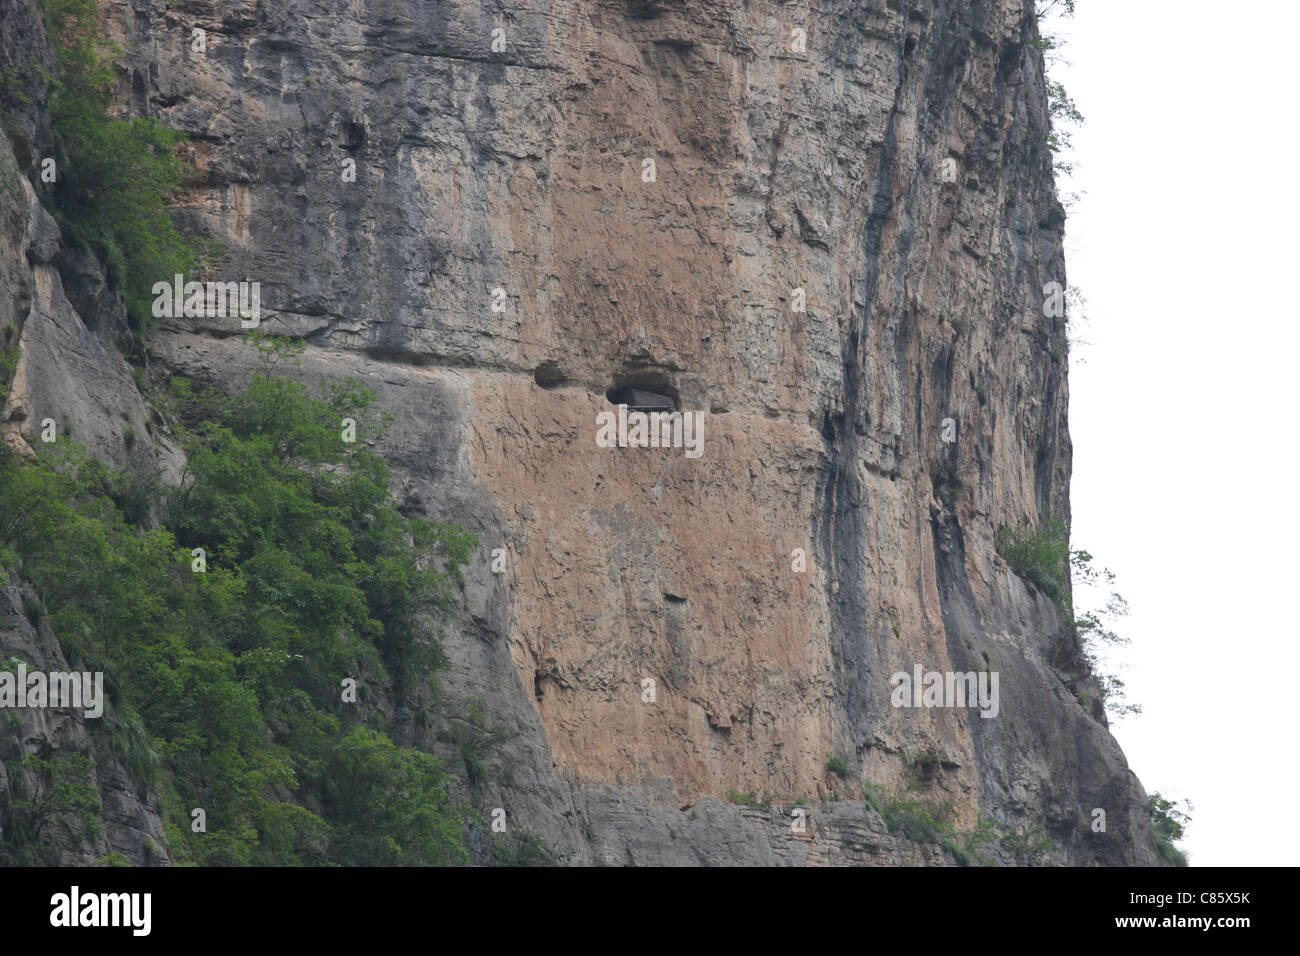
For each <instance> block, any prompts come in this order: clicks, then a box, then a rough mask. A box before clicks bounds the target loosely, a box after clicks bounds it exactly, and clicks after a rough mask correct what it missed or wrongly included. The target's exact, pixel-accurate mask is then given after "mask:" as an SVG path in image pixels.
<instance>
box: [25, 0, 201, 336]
mask: <svg viewBox="0 0 1300 956" xmlns="http://www.w3.org/2000/svg"><path fill="white" fill-rule="evenodd" d="M45 23H46V30H47V33H48V35H49V37H50V40H51V43H52V44H53V46H54V51H55V57H56V64H57V68H56V71H55V73H54V75H53V76H52V77H50V85H51V93H50V123H51V128H52V130H53V133H54V144H55V159H56V161H57V168H58V179H57V180H56V182H55V184H54V188H53V191H52V200H53V205H54V210H55V214H56V216H57V218H58V220H59V224H60V226H62V228H63V230H64V234H65V235H66V236H68V237H69V238H71V239H72V241H73V242H76V243H79V244H80V245H82V246H84V247H85V248H88V249H91V250H93V251H94V252H95V253H97V254H98V255H99V256H101V257H102V258H103V260H104V263H105V264H106V266H107V267H108V273H109V276H110V277H111V278H112V280H113V282H114V284H115V286H116V287H117V288H118V289H119V290H120V291H121V293H122V297H123V299H124V300H125V302H126V305H127V311H128V314H129V315H130V317H131V321H132V324H133V327H135V328H137V329H140V328H144V327H146V326H147V325H148V321H149V318H150V317H151V315H152V312H151V308H150V305H151V294H150V290H151V288H152V286H153V283H155V282H157V281H171V278H172V276H173V275H175V274H176V273H187V272H190V271H192V270H193V268H194V265H195V262H196V256H195V252H194V249H193V247H192V246H191V244H190V243H189V242H188V241H187V240H186V239H185V238H184V237H183V236H182V235H181V234H180V232H178V231H177V229H176V227H175V225H174V224H173V223H172V220H171V216H170V215H169V214H168V211H167V208H166V203H167V202H168V201H169V200H170V199H171V198H172V197H173V196H174V195H175V194H176V193H177V192H178V191H179V190H180V189H181V188H182V187H183V186H185V185H186V184H187V183H188V182H190V180H191V178H192V176H191V170H190V168H189V167H188V166H186V164H185V163H183V162H182V161H181V159H180V158H179V157H178V156H177V154H176V147H177V145H178V144H179V143H180V142H181V141H182V140H183V139H184V134H183V133H181V132H179V131H177V130H172V129H168V128H167V127H165V126H162V125H161V124H160V123H158V122H157V121H156V120H154V119H153V118H152V117H141V118H136V119H133V120H120V119H114V118H113V117H112V116H110V115H109V109H110V106H111V104H112V95H113V87H114V70H113V63H112V57H113V55H115V53H116V52H117V50H116V48H115V47H114V46H113V45H112V44H110V43H108V42H107V41H106V40H105V39H104V37H103V32H102V28H101V26H100V21H99V11H98V7H97V6H96V4H95V0H45Z"/></svg>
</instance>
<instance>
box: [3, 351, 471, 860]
mask: <svg viewBox="0 0 1300 956" xmlns="http://www.w3.org/2000/svg"><path fill="white" fill-rule="evenodd" d="M258 344H259V347H260V348H262V350H263V351H264V353H266V354H267V355H268V356H269V357H270V358H271V359H272V360H275V359H279V358H282V357H284V356H285V355H286V354H287V353H288V352H290V351H292V349H291V348H289V347H287V346H285V345H283V344H278V343H276V344H268V343H258ZM177 385H178V388H177V392H178V396H179V397H178V403H179V406H178V410H179V411H180V412H181V413H182V417H183V418H184V419H185V420H190V421H193V422H195V424H194V426H193V427H192V428H191V429H188V430H187V429H182V430H181V438H182V443H183V444H184V446H185V449H186V451H187V452H188V456H189V461H188V465H187V467H186V470H185V474H184V476H183V479H182V481H181V483H180V485H179V487H176V488H174V489H167V490H162V489H160V488H158V487H157V486H153V485H152V484H151V482H150V480H149V479H148V478H143V479H142V478H141V477H139V476H132V475H127V474H123V473H121V472H118V471H115V470H113V469H111V468H109V467H107V466H106V465H104V464H103V463H101V462H99V461H97V460H95V459H93V458H91V457H89V456H87V455H86V454H84V453H83V452H82V451H80V450H78V449H77V448H76V447H75V446H72V445H71V443H69V442H65V441H60V442H58V443H56V444H54V445H51V446H47V448H48V450H42V451H41V452H40V453H39V454H38V455H37V456H36V458H35V460H32V461H23V460H21V459H19V458H18V457H17V456H16V455H15V454H14V453H12V452H10V451H7V450H6V451H3V452H0V516H3V518H2V520H0V572H3V573H5V574H6V575H7V574H9V573H13V572H18V573H19V574H21V576H22V577H23V578H25V579H27V580H29V581H31V582H32V583H33V584H34V585H35V587H36V590H37V592H38V593H39V594H40V596H41V600H42V602H43V607H41V608H36V609H33V612H32V613H33V615H34V616H37V617H39V616H47V617H48V621H49V624H50V625H51V626H52V627H53V629H54V632H55V633H56V634H57V635H58V636H59V638H60V641H61V643H62V645H63V649H64V653H65V654H66V655H68V656H69V658H70V660H71V662H72V666H73V667H74V668H76V669H79V670H87V671H102V672H103V673H104V675H105V685H106V687H107V688H108V693H109V697H110V700H111V701H112V703H113V704H114V705H115V708H116V712H117V713H118V714H119V715H120V716H121V717H123V718H124V725H123V728H122V729H120V730H117V731H113V733H114V734H115V735H116V737H117V739H115V740H113V741H111V744H112V747H113V749H114V751H115V752H117V753H118V754H119V755H121V756H123V757H124V758H125V759H126V761H127V764H128V766H129V767H131V768H132V770H133V772H134V773H135V774H136V775H137V776H138V778H139V779H141V780H143V779H149V780H152V781H153V782H154V783H155V784H156V785H157V786H158V788H159V790H160V792H161V793H162V794H163V798H164V804H165V815H166V823H167V835H168V843H169V848H170V852H171V854H172V856H173V858H174V859H177V860H179V861H192V862H195V863H202V864H298V863H333V864H436V863H455V862H462V861H465V860H466V859H467V852H466V849H465V847H464V845H463V840H462V832H463V823H464V821H465V819H466V812H467V811H466V810H465V809H464V808H463V807H460V806H458V805H457V804H456V801H455V800H454V799H453V798H452V796H451V792H450V787H449V784H448V778H447V777H446V775H445V773H444V771H443V769H442V767H441V766H440V765H439V763H438V762H437V761H436V760H434V759H433V758H432V757H431V756H430V755H428V754H427V753H424V752H422V751H420V750H417V749H414V748H413V747H409V746H402V745H399V744H398V743H396V742H395V741H394V738H395V737H397V736H399V735H398V731H397V728H395V727H394V726H392V725H391V722H390V721H389V720H386V719H385V718H384V717H383V716H382V715H381V714H380V713H379V711H378V710H377V709H376V708H375V707H374V706H373V704H374V703H375V701H376V699H378V698H379V697H380V696H381V695H382V696H383V697H385V698H389V699H391V698H392V697H394V696H399V695H400V697H401V699H403V700H407V701H411V702H414V703H415V705H416V708H417V714H416V717H415V724H416V727H417V729H418V728H419V727H420V726H421V725H423V726H428V725H429V722H430V720H431V716H432V714H431V707H432V706H433V705H435V704H436V697H437V694H436V691H437V685H436V678H435V675H436V673H437V671H438V670H439V668H440V667H441V666H442V664H443V661H442V656H441V653H440V645H439V642H438V640H437V634H436V628H437V618H436V617H435V616H434V615H433V614H431V613H430V612H435V613H436V612H437V611H438V609H440V608H446V607H447V606H448V602H449V601H450V598H451V595H452V593H453V588H454V585H455V582H456V580H457V578H458V576H459V571H460V568H461V567H462V566H463V565H464V564H465V562H466V561H467V560H468V557H469V555H470V552H471V551H472V549H473V548H474V547H475V546H476V545H477V542H476V541H475V539H474V538H473V537H472V536H470V535H468V534H466V533H464V532H462V531H460V530H459V529H457V528H455V527H453V526H450V525H445V524H437V523H433V522H429V521H425V520H422V519H418V518H407V517H404V516H403V515H402V514H400V513H399V511H398V510H397V508H396V506H395V504H394V502H393V501H392V499H391V498H390V496H389V491H388V488H389V472H388V468H387V466H386V465H385V464H384V462H383V460H382V459H381V458H379V456H377V455H376V454H375V453H374V452H372V451H371V450H370V449H369V448H368V447H367V445H366V443H365V441H364V437H374V436H375V435H377V434H379V433H380V432H381V431H382V430H383V428H384V424H385V423H384V421H383V420H382V417H381V416H380V415H378V414H377V413H376V412H375V409H374V396H373V395H372V394H371V393H369V392H368V391H366V390H365V389H363V388H360V387H358V386H351V385H350V386H346V387H340V388H335V389H332V390H328V391H327V392H326V393H325V394H324V395H323V396H319V397H318V396H314V395H312V394H311V393H310V392H309V390H308V389H307V388H306V387H305V386H303V385H300V384H297V383H295V382H292V381H290V380H288V379H286V378H283V377H279V376H276V375H274V374H259V375H257V376H255V377H254V379H253V382H252V384H251V386H250V387H249V389H248V390H247V392H245V393H244V394H243V395H239V396H234V397H220V398H219V397H217V396H215V395H199V394H195V393H194V392H193V391H192V390H191V389H189V388H188V387H187V386H186V385H185V384H184V383H177ZM344 418H352V419H354V420H355V422H356V428H357V433H358V435H360V436H364V437H363V440H360V441H355V442H348V441H345V440H343V439H342V438H341V434H342V432H341V421H342V419H344ZM155 508H156V509H157V510H158V511H159V512H160V514H161V520H159V521H155V520H152V519H151V513H152V512H153V511H154V510H155ZM200 548H201V549H202V552H201V553H198V552H196V551H195V549H200ZM347 679H351V680H355V681H356V688H357V689H356V694H355V697H353V698H350V697H349V695H348V693H347V691H346V687H345V681H346V680H347ZM100 732H105V733H106V732H108V731H103V730H101V731H100ZM28 769H31V768H28ZM36 769H38V770H40V771H41V773H43V774H46V776H47V777H48V780H47V784H48V786H47V787H46V788H43V792H44V793H45V794H46V795H47V796H46V798H44V799H45V800H46V804H47V805H46V806H44V808H43V810H40V811H39V812H38V810H37V808H34V807H33V806H27V805H23V806H19V807H16V808H15V807H10V808H9V809H7V810H5V811H3V813H4V818H3V819H0V827H2V828H3V833H4V843H3V844H0V861H3V862H41V861H44V860H48V859H51V858H52V856H51V854H52V852H55V851H57V849H58V847H57V846H53V845H51V844H50V843H49V841H42V839H41V837H42V831H43V829H44V827H43V821H45V820H46V819H47V818H57V817H61V816H67V815H68V814H70V813H74V812H75V813H84V812H86V810H87V807H86V802H85V800H83V799H82V798H83V797H85V794H84V793H83V792H82V791H83V790H84V787H81V786H79V785H78V781H79V779H80V778H77V779H73V778H72V777H69V776H67V774H68V773H71V772H72V771H74V770H76V769H77V768H75V767H73V768H63V769H62V771H60V768H58V767H42V768H36ZM82 769H84V768H82ZM60 772H62V774H63V775H62V776H59V773H60ZM56 777H57V778H58V779H56ZM50 793H54V794H56V795H57V794H63V795H64V797H66V798H67V800H66V801H65V802H68V803H69V806H66V807H64V806H61V805H57V802H58V800H59V799H63V798H62V797H57V796H56V797H55V798H54V799H55V804H49V798H48V794H50ZM74 798H75V799H74ZM74 803H75V806H73V805H72V804H74ZM379 808H382V812H376V811H377V809H379ZM195 809H202V810H203V811H204V814H203V815H204V817H205V818H206V832H195V827H194V826H193V822H194V819H195V817H194V815H193V813H192V811H193V810H195ZM15 814H26V817H24V818H22V819H18V818H17V817H15ZM69 832H71V833H73V834H74V836H75V834H77V833H79V832H82V831H78V830H76V828H73V829H72V830H70V831H69Z"/></svg>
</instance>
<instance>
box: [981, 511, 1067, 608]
mask: <svg viewBox="0 0 1300 956" xmlns="http://www.w3.org/2000/svg"><path fill="white" fill-rule="evenodd" d="M997 549H998V554H1000V555H1002V558H1003V560H1005V561H1006V562H1007V564H1009V565H1010V566H1011V570H1013V571H1015V572H1016V574H1018V575H1020V576H1021V577H1022V578H1024V579H1025V580H1026V581H1028V582H1029V583H1031V584H1032V585H1033V586H1034V587H1036V588H1037V589H1038V590H1040V591H1042V592H1043V593H1044V594H1046V595H1047V596H1048V597H1049V598H1051V599H1052V601H1054V602H1055V603H1056V605H1057V606H1058V607H1060V608H1061V609H1062V610H1066V609H1067V607H1068V601H1069V588H1070V529H1069V528H1068V527H1067V526H1066V524H1065V522H1064V521H1062V520H1061V519H1060V518H1058V517H1056V516H1055V515H1048V516H1047V519H1046V520H1045V521H1043V523H1042V525H1041V526H1040V527H1037V528H1035V527H1034V526H1033V525H1032V524H1030V523H1029V522H1028V521H1021V522H1020V523H1019V524H1018V525H1016V526H1015V527H1014V528H1008V527H1003V528H1000V529H998V535H997Z"/></svg>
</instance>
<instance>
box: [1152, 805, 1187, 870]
mask: <svg viewBox="0 0 1300 956" xmlns="http://www.w3.org/2000/svg"><path fill="white" fill-rule="evenodd" d="M1179 804H1183V805H1184V806H1185V807H1186V810H1184V809H1180V807H1179ZM1147 809H1148V810H1149V811H1150V813H1151V844H1152V846H1154V847H1155V851H1156V853H1157V854H1158V855H1159V856H1160V859H1162V860H1164V861H1165V862H1166V863H1170V864H1172V865H1174V866H1186V865H1187V854H1186V853H1184V852H1183V851H1182V850H1180V849H1179V848H1178V847H1176V846H1175V845H1174V844H1175V843H1176V842H1177V841H1178V840H1181V839H1182V838H1183V836H1184V834H1185V832H1186V828H1187V825H1188V824H1189V823H1191V822H1192V815H1191V810H1192V805H1191V803H1190V802H1188V801H1185V800H1167V799H1166V798H1165V797H1164V796H1162V795H1161V794H1160V793H1152V794H1151V796H1150V797H1149V798H1148V799H1147Z"/></svg>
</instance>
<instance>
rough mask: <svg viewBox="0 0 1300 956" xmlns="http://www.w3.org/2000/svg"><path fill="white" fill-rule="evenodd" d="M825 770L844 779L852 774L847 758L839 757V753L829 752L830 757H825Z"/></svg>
mask: <svg viewBox="0 0 1300 956" xmlns="http://www.w3.org/2000/svg"><path fill="white" fill-rule="evenodd" d="M826 772H827V773H833V774H835V776H837V777H843V778H844V779H846V780H847V779H848V778H849V777H851V776H853V768H852V767H850V766H849V761H848V759H847V758H845V757H841V756H840V755H839V754H831V756H830V758H829V759H827V761H826Z"/></svg>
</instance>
